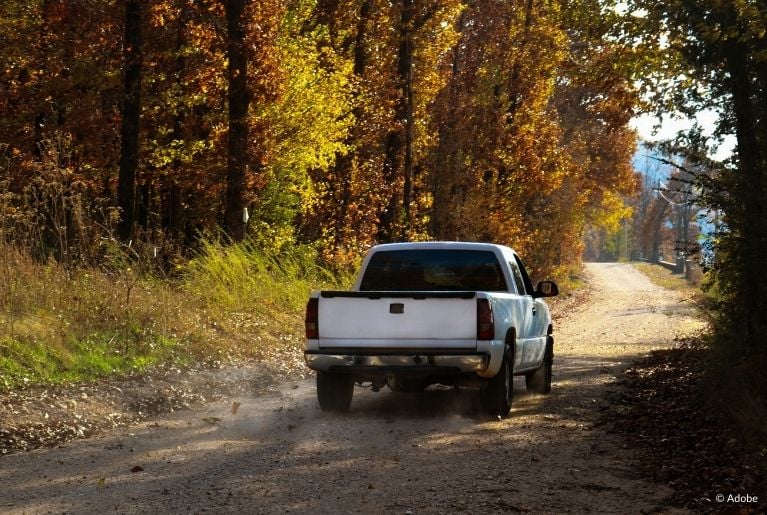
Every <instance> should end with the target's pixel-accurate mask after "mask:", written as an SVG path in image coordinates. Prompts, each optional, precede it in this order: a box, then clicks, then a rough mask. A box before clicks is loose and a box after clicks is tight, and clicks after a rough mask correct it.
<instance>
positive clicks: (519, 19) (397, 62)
mask: <svg viewBox="0 0 767 515" xmlns="http://www.w3.org/2000/svg"><path fill="white" fill-rule="evenodd" d="M766 34H767V5H765V2H763V1H761V0H705V1H702V2H687V1H683V0H673V1H670V2H662V3H656V2H651V1H647V0H631V1H629V2H613V1H598V0H258V1H248V0H225V1H218V0H148V1H139V0H120V1H108V0H38V1H35V2H20V1H9V0H2V1H0V246H2V249H3V250H2V258H3V262H4V266H3V267H2V270H1V272H2V274H3V281H2V285H0V293H2V296H1V297H0V301H1V302H3V309H4V311H5V314H4V315H3V316H4V318H3V324H4V326H6V327H11V330H10V332H9V333H8V334H10V336H9V337H7V338H6V337H5V336H4V338H6V339H5V340H3V341H5V342H6V343H5V344H4V347H3V348H10V347H11V344H12V343H13V345H14V346H15V347H14V348H15V349H16V350H15V351H14V352H16V353H19V352H21V350H19V349H21V348H22V347H23V345H21V344H22V343H23V342H24V341H26V340H24V339H25V338H26V337H27V336H25V335H29V334H32V333H34V330H33V329H30V328H29V327H27V326H24V324H22V323H20V322H19V320H22V319H24V317H25V316H27V315H29V314H30V313H34V312H35V309H37V308H34V307H30V306H32V304H33V303H34V301H33V300H30V299H29V298H22V297H23V295H22V294H21V293H20V292H22V291H23V290H24V289H25V288H26V289H29V288H30V287H29V284H31V283H30V281H32V280H33V279H32V278H33V277H36V276H39V275H40V274H42V273H43V272H41V271H40V270H48V271H50V270H51V269H52V267H59V268H57V270H61V273H62V274H64V277H66V278H67V280H68V281H71V280H72V279H73V278H79V279H78V280H79V281H80V283H82V282H83V281H84V279H83V277H85V278H88V277H90V278H91V279H89V280H92V281H93V280H94V279H93V277H92V276H90V275H88V272H87V271H88V270H100V271H102V272H103V273H105V274H106V275H107V276H108V277H111V278H116V280H117V281H118V282H119V281H122V282H121V283H120V284H121V286H120V287H119V289H120V293H119V295H117V294H115V295H117V296H119V297H120V299H121V300H120V302H116V303H115V306H114V307H113V311H112V312H111V313H112V315H110V316H114V317H115V318H119V316H121V315H119V314H118V312H119V313H125V312H128V313H129V314H130V313H132V315H131V316H134V315H135V316H138V315H136V313H135V312H131V310H130V309H128V308H129V307H130V306H131V305H132V304H131V303H132V302H135V299H136V296H137V295H140V292H139V291H137V290H135V289H134V287H135V286H136V285H137V284H140V282H139V281H140V277H139V276H141V278H143V276H144V274H149V275H152V274H156V275H157V276H159V277H163V278H165V277H170V278H173V277H177V276H179V275H181V276H184V277H188V274H189V273H190V272H189V270H192V272H194V271H195V270H196V271H199V270H201V269H202V268H204V267H205V265H204V264H202V265H201V264H200V263H201V261H200V258H199V256H200V255H206V253H207V255H211V254H217V253H218V254H220V255H225V256H230V257H231V255H230V254H226V252H227V250H226V247H227V246H230V248H240V247H237V246H238V245H246V247H247V249H258V252H259V253H261V255H263V256H266V257H264V259H265V261H264V262H262V263H261V265H259V266H261V268H259V270H266V271H271V270H274V269H275V267H277V268H279V266H280V263H281V262H282V263H284V262H292V261H290V259H296V258H295V255H296V254H297V253H298V254H301V255H304V256H310V257H309V260H310V261H311V262H312V263H313V265H312V266H315V265H316V266H317V267H320V268H318V269H321V270H322V274H326V273H327V274H329V276H332V275H333V273H336V272H339V271H349V270H353V269H354V266H355V264H357V263H358V262H359V259H360V257H361V256H362V255H363V254H364V252H365V250H366V249H367V248H369V247H370V246H371V245H373V244H376V243H383V242H396V241H418V240H429V239H439V240H470V241H492V242H496V243H502V244H507V245H510V246H512V247H514V248H515V249H516V250H517V251H518V252H519V253H520V254H521V255H522V256H524V257H525V258H526V261H527V263H528V265H529V268H530V269H531V271H532V273H533V275H534V276H538V277H542V276H543V275H547V276H550V277H554V278H557V279H567V278H568V277H569V276H570V274H571V273H572V272H574V271H577V270H578V267H579V264H580V262H581V259H582V255H583V251H584V249H585V247H586V241H587V239H588V236H589V235H594V234H602V235H608V237H609V236H610V235H612V236H615V235H616V234H619V233H622V231H624V232H623V233H624V235H625V236H624V237H625V238H627V239H630V242H629V241H627V242H626V243H625V244H626V245H627V246H628V245H631V248H632V249H634V248H640V247H644V248H650V249H654V247H653V245H654V243H653V242H652V239H653V236H654V235H655V234H656V233H657V232H658V231H659V230H660V229H658V228H659V227H660V228H661V229H662V228H663V226H662V224H661V221H662V219H663V216H664V211H663V209H665V207H664V205H663V204H659V203H658V200H657V199H658V195H657V194H656V193H655V192H653V191H652V190H650V189H647V188H644V190H643V189H642V180H643V178H642V177H640V176H639V174H637V172H636V171H635V170H634V167H633V164H632V157H633V155H634V152H635V150H636V146H637V135H636V133H635V132H634V130H632V129H631V127H630V121H631V119H632V117H634V116H636V115H638V114H640V113H656V114H662V113H684V114H687V115H694V114H695V113H696V112H699V111H701V110H704V109H710V110H714V111H715V112H716V113H717V115H718V125H717V127H716V130H715V131H714V133H713V135H708V136H706V135H705V134H704V132H703V131H702V130H701V128H700V127H695V128H693V130H691V131H688V132H687V133H685V134H680V136H679V137H678V138H677V139H675V140H673V141H667V142H665V143H663V144H662V145H660V147H659V152H660V153H661V155H663V156H666V157H665V158H663V159H666V161H667V162H668V163H669V164H671V165H673V167H674V169H675V172H674V180H673V181H671V182H669V184H670V187H671V188H672V189H674V191H669V192H666V195H667V196H671V197H673V198H674V199H677V200H678V201H680V202H682V203H684V202H687V200H686V199H687V196H685V195H688V194H690V193H691V192H694V196H695V202H696V205H698V206H702V207H705V208H707V209H710V210H713V211H714V212H715V213H716V216H717V226H716V233H715V234H714V235H713V236H712V237H711V238H710V239H708V240H707V241H706V242H704V246H707V247H708V248H707V249H705V250H706V252H707V255H708V256H713V257H712V258H711V259H710V260H709V262H707V263H706V267H707V268H706V272H707V285H708V286H707V287H708V288H709V291H710V292H711V296H712V299H713V300H712V303H711V304H710V305H709V306H708V309H709V310H710V311H711V312H712V313H713V315H714V325H713V327H714V331H713V336H712V337H711V338H712V342H714V345H715V347H716V348H719V349H721V350H722V353H723V354H724V355H726V356H727V359H728V360H730V361H729V362H730V363H731V364H732V366H733V367H735V369H736V370H738V371H739V373H738V374H735V375H736V376H737V377H738V379H737V380H738V381H741V380H742V381H745V382H747V383H749V384H750V385H751V386H754V387H755V388H756V390H757V391H759V392H762V393H760V394H758V395H757V397H756V399H757V400H756V401H755V402H756V404H758V405H759V406H763V404H764V400H763V393H764V392H765V391H767V385H765V380H764V378H763V377H762V376H761V374H760V372H759V371H760V366H761V364H765V363H767V352H766V351H765V346H764V342H763V335H764V334H765V332H767V274H765V272H764V269H763V268H764V256H765V255H767V202H765V200H764V199H765V198H767V195H766V194H767V191H766V190H767V67H766V66H765V62H766V61H767V36H766ZM728 134H729V135H734V136H735V137H736V140H737V145H736V149H735V152H734V154H733V155H732V157H731V158H729V159H728V160H726V161H724V162H721V161H715V160H713V159H712V158H711V157H710V156H711V155H712V152H711V151H712V148H713V147H714V146H715V145H716V143H717V141H718V140H719V139H720V138H721V137H723V136H724V135H728ZM685 192H686V193H685ZM643 195H644V198H643ZM680 199H682V200H680ZM695 214H696V211H695V210H691V209H690V210H687V211H685V212H684V214H683V215H680V216H684V217H687V218H690V217H692V216H695ZM648 220H651V221H653V220H654V221H655V222H654V225H652V224H650V225H648ZM659 224H660V225H659ZM629 229H630V234H629V233H628V232H625V231H628V230H629ZM608 239H609V238H608ZM212 242H219V245H221V246H220V247H216V248H213V247H211V245H214V244H213V243H212ZM686 243H687V242H685V245H686ZM693 250H694V249H688V248H685V249H684V251H685V252H689V253H692V251H693ZM651 253H655V250H652V251H651ZM288 255H290V256H294V257H291V258H290V259H288V258H285V259H282V257H281V256H288ZM25 260H26V261H25ZM281 260H282V261H281ZM19 263H21V264H22V265H23V266H27V267H36V266H40V267H42V268H29V269H30V270H36V272H34V273H32V272H29V273H28V275H26V276H25V275H24V274H23V273H22V272H23V270H22V269H23V266H22V265H19ZM25 263H26V264H25ZM262 265H263V266H262ZM254 266H255V265H254ZM296 266H298V265H296ZM19 267H21V268H19ZM201 267H202V268H201ZM257 268H258V267H257ZM299 268H300V267H299ZM20 270H22V271H20ZM311 270H315V269H314V268H311ZM328 270H329V272H328ZM45 273H49V272H45ZM184 274H187V275H184ZM329 276H328V277H329ZM323 277H325V276H323ZM141 280H143V279H141ZM25 281H26V282H25ZM237 282H238V281H237V280H231V282H230V283H226V282H222V281H219V283H218V284H217V285H213V283H211V284H210V285H209V289H208V290H207V292H210V291H213V290H216V288H219V289H220V288H226V287H227V285H234V286H232V288H235V286H238V284H237ZM65 284H70V285H71V282H70V283H66V282H62V283H61V287H60V292H59V293H60V295H63V294H64V293H62V292H65V293H66V290H67V289H68V288H71V286H64V285H65ZM198 286H199V285H198ZM203 290H204V288H203V287H198V288H197V290H196V291H197V292H198V293H200V294H203V293H202V292H203ZM30 291H31V290H30ZM44 291H46V288H45V287H43V286H41V287H40V289H39V292H44ZM232 291H234V290H232ZM238 291H239V290H238ZM41 294H42V293H41ZM73 295H74V294H73ZM227 295H230V297H231V296H232V295H234V293H232V292H229V293H228V294H227ZM244 295H245V294H244ZM75 297H76V298H75V301H73V302H74V303H75V304H78V303H80V302H81V301H82V298H81V296H75ZM230 297H227V298H230ZM300 297H301V295H296V298H300ZM20 299H22V300H20ZM91 300H92V301H93V302H97V301H100V300H99V299H96V298H95V297H94V298H92V299H91ZM56 302H58V303H59V304H57V305H60V304H61V301H60V299H59V300H57V301H56ZM82 302H84V301H82ZM153 302H154V301H153ZM179 302H180V301H179ZM232 302H234V301H232ZM291 302H293V301H291ZM53 304H55V303H54V302H53V301H51V306H53ZM64 304H72V302H64ZM150 304H152V303H151V302H147V303H146V306H149V305H150ZM294 304H295V302H294ZM294 304H291V306H294ZM146 306H144V308H145V309H147V310H149V308H148V307H146ZM230 307H231V306H230ZM102 308H103V306H102V307H101V308H99V309H102ZM103 309H106V308H103ZM110 309H112V308H110ZM107 311H108V310H107ZM230 311H231V309H230ZM102 312H103V311H102ZM51 313H53V311H51ZM150 315H151V313H150V312H149V311H147V312H145V313H144V315H142V316H145V317H150ZM55 316H58V317H62V315H51V317H55ZM61 319H62V320H63V319H64V318H61ZM146 320H148V318H141V317H138V318H137V319H135V320H130V321H128V322H125V323H124V324H123V325H124V327H123V329H124V330H125V331H126V333H125V334H127V335H132V336H130V338H136V339H137V340H140V339H141V338H144V337H146V330H145V329H141V330H138V329H136V327H137V324H138V325H140V322H141V321H146ZM93 323H94V324H96V325H98V324H97V323H96V322H93ZM99 323H100V322H99ZM14 324H15V325H14ZM62 326H63V323H62ZM25 327H26V328H25ZM97 329H98V331H101V330H102V329H103V327H101V326H98V327H97ZM123 329H121V330H123ZM25 331H26V332H25ZM98 331H95V333H94V332H93V331H91V333H87V334H89V335H91V334H96V333H98ZM142 331H144V332H142ZM139 333H140V334H139ZM166 333H167V334H166ZM166 333H163V334H164V335H165V336H167V335H168V334H173V335H174V336H175V334H176V333H175V332H174V331H170V330H168V331H166ZM57 334H58V333H57ZM88 337H89V338H90V336H88ZM36 338H37V337H35V338H32V339H31V340H30V341H38V340H37V339H36ZM77 338H81V339H82V338H84V336H83V334H79V335H77ZM121 338H122V337H121ZM126 338H127V337H126ZM65 339H66V338H65ZM111 341H112V340H110V342H111ZM118 341H120V339H118ZM17 344H18V345H19V346H16V345H17ZM3 352H5V351H3ZM22 375H23V374H22ZM22 375H19V376H18V377H22Z"/></svg>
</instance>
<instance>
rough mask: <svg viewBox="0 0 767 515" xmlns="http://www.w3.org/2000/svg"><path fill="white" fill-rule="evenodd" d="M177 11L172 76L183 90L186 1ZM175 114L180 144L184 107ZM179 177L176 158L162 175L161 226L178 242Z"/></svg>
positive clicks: (180, 218) (180, 230) (175, 138)
mask: <svg viewBox="0 0 767 515" xmlns="http://www.w3.org/2000/svg"><path fill="white" fill-rule="evenodd" d="M177 9H178V10H179V12H180V15H179V20H178V28H177V29H176V48H175V58H174V68H175V69H174V74H175V82H176V87H177V88H178V90H179V91H183V86H184V72H185V70H186V58H185V57H184V53H183V50H184V44H185V43H186V31H187V26H188V20H189V4H188V2H186V0H179V1H178V2H177ZM177 109H178V110H177V112H176V113H175V115H174V116H173V129H172V131H171V137H170V139H171V141H181V140H183V139H184V131H183V126H184V121H185V118H186V116H185V112H184V108H183V107H181V106H179V107H177ZM181 174H182V165H181V162H180V161H179V160H178V159H175V160H174V161H173V163H172V164H171V169H170V173H169V174H165V177H164V182H165V187H164V189H165V192H166V195H167V205H166V207H165V211H164V212H165V217H164V220H163V227H164V229H165V230H166V231H168V233H169V234H170V235H171V236H172V237H173V238H174V239H176V240H177V241H181V239H182V238H183V234H184V218H185V217H184V203H183V198H184V197H183V195H184V194H183V190H182V188H181V185H180V183H179V177H180V175H181Z"/></svg>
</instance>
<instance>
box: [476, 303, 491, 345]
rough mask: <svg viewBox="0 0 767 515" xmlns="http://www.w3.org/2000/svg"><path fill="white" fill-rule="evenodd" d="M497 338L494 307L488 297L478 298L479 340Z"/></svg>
mask: <svg viewBox="0 0 767 515" xmlns="http://www.w3.org/2000/svg"><path fill="white" fill-rule="evenodd" d="M493 338H495V322H494V321H493V307H492V306H491V305H490V301H489V300H488V299H477V340H492V339H493Z"/></svg>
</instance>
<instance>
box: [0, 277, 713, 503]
mask: <svg viewBox="0 0 767 515" xmlns="http://www.w3.org/2000/svg"><path fill="white" fill-rule="evenodd" d="M586 271H587V274H588V276H589V282H590V285H591V286H590V287H591V294H590V297H589V299H588V301H587V302H584V303H581V304H580V305H579V306H578V307H576V308H574V309H571V310H569V311H568V312H567V313H564V314H563V315H561V316H559V317H558V318H556V319H555V333H554V334H555V338H556V343H555V362H554V363H555V368H554V374H555V375H554V385H553V390H552V393H551V394H550V395H547V396H537V395H530V394H527V393H526V392H525V390H524V380H523V378H517V379H515V398H514V407H513V409H512V413H511V415H510V417H509V418H508V419H506V420H488V419H487V418H484V417H483V416H482V415H480V414H479V413H478V411H477V408H476V406H477V404H478V403H477V396H478V394H477V392H476V390H471V389H461V390H451V389H447V388H434V387H432V388H431V389H429V390H428V391H426V392H425V393H423V394H405V393H393V392H390V391H389V390H388V389H384V390H382V391H381V392H378V393H374V392H372V391H370V390H368V389H364V388H360V387H358V388H356V390H355V397H354V400H353V402H352V407H351V411H350V412H349V413H348V414H345V415H342V416H339V415H330V414H325V413H322V412H321V411H320V410H319V408H318V406H317V402H316V396H315V389H314V381H313V378H312V377H310V378H308V379H304V380H298V381H293V382H287V383H282V384H280V385H279V386H277V387H268V388H264V389H261V390H259V391H257V392H253V395H250V396H238V397H232V398H227V399H225V400H221V401H219V402H215V403H211V404H206V405H204V406H202V407H200V408H197V409H192V410H184V411H179V412H176V413H173V414H170V415H164V416H160V417H158V418H155V419H151V420H147V421H144V422H142V423H140V424H139V425H135V426H132V427H129V428H120V429H114V430H111V431H108V432H106V433H105V434H102V435H101V436H98V437H94V438H90V439H84V440H77V441H73V442H69V443H67V444H65V445H62V446H60V447H57V448H53V449H38V450H35V451H31V452H26V453H18V454H10V455H7V456H3V457H0V513H179V512H192V513H204V512H213V513H225V512H244V513H286V512H292V513H363V512H364V513H402V514H405V513H413V514H419V513H455V512H468V513H496V512H500V511H506V512H531V513H563V512H575V513H582V512H596V513H629V512H631V513H640V512H644V513H647V512H654V511H663V512H679V510H674V509H672V508H670V507H669V506H668V505H667V503H666V499H667V497H668V496H669V494H670V493H671V492H670V490H669V489H668V488H667V487H664V486H659V485H658V484H656V483H653V482H651V481H649V480H647V479H645V478H643V477H641V475H640V474H639V472H638V468H637V463H638V458H637V456H636V455H634V454H633V452H634V451H632V450H631V449H629V448H628V446H626V445H625V443H624V442H623V441H622V440H621V437H620V435H615V434H609V433H608V432H607V431H606V430H605V428H604V426H603V425H600V424H598V421H599V419H600V411H603V410H605V409H606V408H607V407H608V403H609V402H610V395H609V393H610V392H615V391H617V390H619V389H620V388H621V387H620V386H619V385H618V384H616V377H618V376H620V375H621V373H622V371H623V370H624V369H625V368H626V367H627V366H628V365H629V364H630V363H631V362H632V361H633V360H636V359H637V358H639V357H641V356H643V355H645V354H646V353H647V352H649V351H650V350H651V349H657V348H666V347H670V346H672V345H673V339H674V338H675V337H679V336H684V335H686V334H690V333H694V332H696V331H699V330H700V329H701V328H702V322H701V321H700V320H699V319H698V318H696V316H695V312H694V310H693V309H692V308H691V307H689V306H688V305H686V304H685V303H684V302H682V301H681V299H680V298H679V294H678V293H675V292H673V291H670V290H665V289H662V288H659V287H657V286H654V285H653V284H651V283H650V282H649V281H648V280H647V279H646V278H645V277H644V276H643V275H641V274H640V273H639V272H637V271H636V270H635V269H633V268H632V267H631V266H630V265H626V264H615V263H600V264H589V265H587V267H586Z"/></svg>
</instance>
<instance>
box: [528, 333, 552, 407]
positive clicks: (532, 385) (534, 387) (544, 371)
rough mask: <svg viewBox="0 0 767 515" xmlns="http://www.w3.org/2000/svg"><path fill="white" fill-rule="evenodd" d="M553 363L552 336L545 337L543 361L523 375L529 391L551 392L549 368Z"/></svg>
mask: <svg viewBox="0 0 767 515" xmlns="http://www.w3.org/2000/svg"><path fill="white" fill-rule="evenodd" d="M553 363H554V338H553V337H551V336H549V337H547V338H546V351H545V353H544V355H543V362H542V363H541V366H540V367H538V368H537V369H536V370H534V371H533V372H530V373H529V374H527V375H525V386H526V387H527V391H528V392H530V393H540V394H547V393H550V392H551V369H552V365H553Z"/></svg>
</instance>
